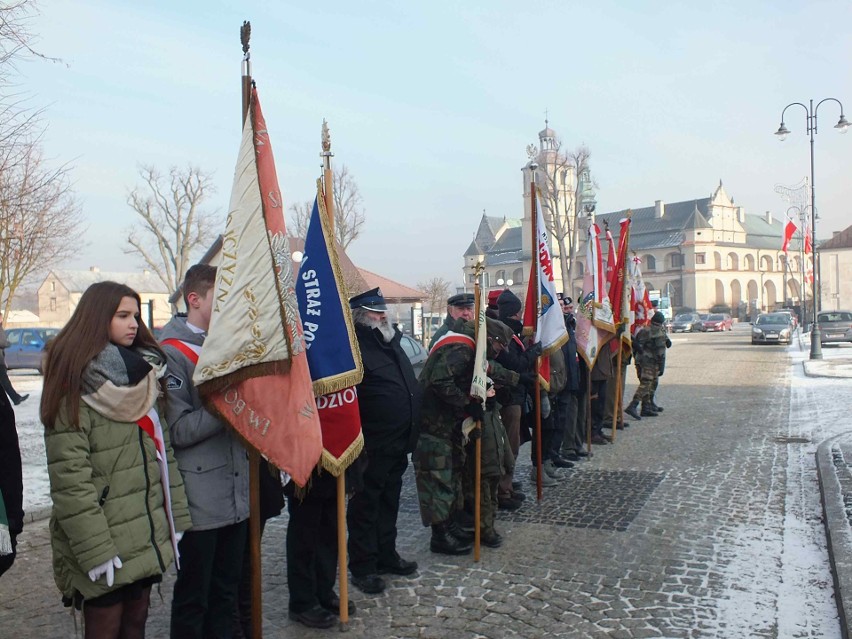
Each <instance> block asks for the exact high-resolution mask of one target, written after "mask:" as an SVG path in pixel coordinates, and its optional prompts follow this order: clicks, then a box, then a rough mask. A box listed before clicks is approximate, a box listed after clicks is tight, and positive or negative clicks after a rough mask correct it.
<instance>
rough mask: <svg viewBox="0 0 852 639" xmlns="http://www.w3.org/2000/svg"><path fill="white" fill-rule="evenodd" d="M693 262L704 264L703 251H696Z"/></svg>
mask: <svg viewBox="0 0 852 639" xmlns="http://www.w3.org/2000/svg"><path fill="white" fill-rule="evenodd" d="M695 263H696V264H704V263H705V256H704V253H696V254H695Z"/></svg>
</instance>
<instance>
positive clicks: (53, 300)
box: [50, 297, 56, 312]
mask: <svg viewBox="0 0 852 639" xmlns="http://www.w3.org/2000/svg"><path fill="white" fill-rule="evenodd" d="M50 310H51V311H54V312H55V311H56V298H55V297H51V298H50Z"/></svg>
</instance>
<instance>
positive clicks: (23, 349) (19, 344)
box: [6, 327, 59, 374]
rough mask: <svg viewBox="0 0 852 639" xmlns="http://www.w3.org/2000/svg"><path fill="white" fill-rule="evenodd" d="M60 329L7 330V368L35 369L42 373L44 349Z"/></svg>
mask: <svg viewBox="0 0 852 639" xmlns="http://www.w3.org/2000/svg"><path fill="white" fill-rule="evenodd" d="M57 333H59V329H58V328H39V327H32V328H10V329H7V330H6V337H8V338H9V346H8V347H7V348H6V368H8V369H9V370H12V369H14V368H34V369H36V370H37V371H38V372H39V374H41V373H42V357H43V356H44V347H45V346H46V345H47V342H48V341H49V340H50V338H51V337H54V336H55V335H56V334H57Z"/></svg>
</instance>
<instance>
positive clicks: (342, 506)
mask: <svg viewBox="0 0 852 639" xmlns="http://www.w3.org/2000/svg"><path fill="white" fill-rule="evenodd" d="M320 157H321V158H322V178H323V187H322V190H323V200H324V201H325V210H326V213H327V214H328V229H329V232H330V233H331V237H332V238H334V236H335V235H334V180H333V173H332V171H331V158H333V157H334V153H332V152H331V134H330V133H329V131H328V122H326V121H325V120H323V121H322V153H320ZM332 241H333V240H332ZM347 556H348V555H347V548H346V473H345V472H341V473H340V474H339V475H338V476H337V562H338V572H339V575H340V576H339V578H338V582H339V583H338V587H339V588H340V609H339V611H338V614H339V615H340V629H341V630H347V629H348V624H349V579H348V577H347V575H348V574H349V571H348V569H347Z"/></svg>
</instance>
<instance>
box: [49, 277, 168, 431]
mask: <svg viewBox="0 0 852 639" xmlns="http://www.w3.org/2000/svg"><path fill="white" fill-rule="evenodd" d="M125 297H132V298H133V299H135V300H136V303H137V304H138V305H139V308H140V309H141V308H142V300H141V299H140V298H139V294H138V293H137V292H136V291H134V290H133V289H132V288H130V287H129V286H126V285H124V284H119V283H118V282H98V283H96V284H92V285H91V286H90V287H89V288H87V289H86V291H85V292H84V293H83V295H82V297H80V302H79V304H77V308H76V309H75V310H74V314H73V315H72V316H71V319H70V320H68V323H67V324H66V325H65V327H64V328H63V329H62V330H61V331H59V334H58V335H57V336H56V337H54V338H53V339H52V340H51V342H50V345H49V346H48V348H47V355H46V356H45V362H44V388H43V390H42V394H41V422H42V423H43V424H44V425H45V427H47V428H53V427H54V425H55V423H56V418H57V416H58V415H59V412H60V410H61V409H62V407H63V406H64V407H65V409H66V411H67V415H68V419H69V423H70V425H71V426H72V427H74V428H79V421H80V395H81V393H82V378H83V371H84V370H85V369H86V366H87V365H88V364H89V362H91V361H92V360H93V359H94V358H95V357H96V356H97V355H98V354H99V353H100V352H101V351H102V350H104V348H106V346H107V344H109V327H110V323H111V322H112V318H113V316H114V315H115V311H116V309H117V308H118V306H119V304H121V300H122V298H125ZM137 319H138V321H139V328H138V330H137V331H136V339H134V340H133V344H132V345H131V346H130V348H139V347H143V348H147V349H149V350H154V351H156V352H158V353H159V354H160V355H161V356H162V358H163V361H165V359H166V357H165V355H164V354H163V351H162V350H161V349H160V346H159V345H158V344H157V340H156V339H154V336H153V335H152V334H151V331H149V330H148V327H147V326H145V323H144V322H143V321H142V318H141V317H138V318H137Z"/></svg>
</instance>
